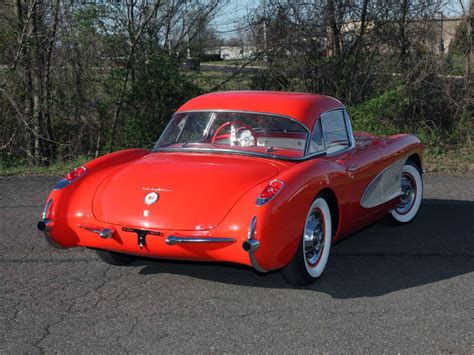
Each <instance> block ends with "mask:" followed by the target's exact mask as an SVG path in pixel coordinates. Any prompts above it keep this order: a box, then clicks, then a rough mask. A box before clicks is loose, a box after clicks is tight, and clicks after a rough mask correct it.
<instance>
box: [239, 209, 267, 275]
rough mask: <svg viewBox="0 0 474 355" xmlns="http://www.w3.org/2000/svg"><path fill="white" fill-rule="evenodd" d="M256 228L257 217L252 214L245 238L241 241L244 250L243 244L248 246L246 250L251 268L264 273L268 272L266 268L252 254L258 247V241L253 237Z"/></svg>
mask: <svg viewBox="0 0 474 355" xmlns="http://www.w3.org/2000/svg"><path fill="white" fill-rule="evenodd" d="M256 228H257V217H255V216H253V218H252V221H251V222H250V226H249V232H248V236H247V240H246V241H245V242H243V243H242V248H243V249H244V250H246V246H245V245H248V246H249V248H248V250H246V251H248V253H249V258H250V263H251V264H252V266H253V268H254V269H255V270H257V271H258V272H262V273H266V272H268V270H265V269H264V268H262V267H261V266H260V265H259V264H258V261H257V258H256V257H255V254H254V253H255V252H256V251H257V250H258V248H259V247H260V242H259V241H258V240H257V239H255V238H254V236H255V230H256Z"/></svg>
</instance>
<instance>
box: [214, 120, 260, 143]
mask: <svg viewBox="0 0 474 355" xmlns="http://www.w3.org/2000/svg"><path fill="white" fill-rule="evenodd" d="M235 123H236V124H238V125H239V126H240V127H239V128H238V129H237V132H239V131H241V130H243V129H247V130H248V131H249V132H250V134H251V135H252V137H253V140H254V142H255V143H254V145H256V144H257V136H256V135H255V132H254V131H253V130H252V128H251V127H250V126H249V125H247V124H245V123H243V122H240V121H227V122H225V123H223V124H221V125H220V126H219V128H217V129H216V132H215V133H214V135H213V136H212V140H211V143H215V141H216V140H217V138H218V137H219V133H220V132H221V131H222V130H223V129H224V128H225V127H227V126H230V125H232V124H235ZM237 132H236V133H237ZM226 135H227V134H226Z"/></svg>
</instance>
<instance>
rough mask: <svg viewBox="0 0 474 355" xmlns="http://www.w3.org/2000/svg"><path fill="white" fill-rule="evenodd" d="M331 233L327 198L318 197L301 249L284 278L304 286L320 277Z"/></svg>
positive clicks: (308, 221) (326, 256) (306, 227)
mask: <svg viewBox="0 0 474 355" xmlns="http://www.w3.org/2000/svg"><path fill="white" fill-rule="evenodd" d="M331 236H332V224H331V212H330V210H329V206H328V203H327V202H326V200H325V199H324V198H323V197H318V198H316V200H314V202H313V204H312V205H311V207H310V209H309V211H308V215H307V216H306V222H305V226H304V232H303V236H302V238H301V240H300V243H299V246H298V250H297V251H296V254H295V256H294V257H293V260H292V261H291V262H290V263H289V264H288V265H287V266H286V267H285V268H283V270H282V275H283V278H284V279H285V281H286V282H288V283H290V284H292V285H298V286H304V285H309V284H311V283H312V282H314V281H316V279H318V278H319V277H321V275H322V274H323V272H324V270H325V269H326V264H327V262H328V259H329V251H330V250H331V242H332V241H331Z"/></svg>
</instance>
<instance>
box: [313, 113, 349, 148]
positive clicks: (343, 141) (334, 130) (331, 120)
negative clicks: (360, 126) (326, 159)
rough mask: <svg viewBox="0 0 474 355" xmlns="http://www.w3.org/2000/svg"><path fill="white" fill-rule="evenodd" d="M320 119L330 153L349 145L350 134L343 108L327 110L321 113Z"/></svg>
mask: <svg viewBox="0 0 474 355" xmlns="http://www.w3.org/2000/svg"><path fill="white" fill-rule="evenodd" d="M320 120H321V124H322V128H323V133H324V134H323V136H324V142H325V143H326V152H327V153H328V154H333V153H336V152H338V151H341V150H344V149H346V148H348V147H349V145H350V142H349V136H348V134H347V127H346V122H345V120H344V113H343V111H342V110H335V111H330V112H326V113H324V114H322V115H321V118H320Z"/></svg>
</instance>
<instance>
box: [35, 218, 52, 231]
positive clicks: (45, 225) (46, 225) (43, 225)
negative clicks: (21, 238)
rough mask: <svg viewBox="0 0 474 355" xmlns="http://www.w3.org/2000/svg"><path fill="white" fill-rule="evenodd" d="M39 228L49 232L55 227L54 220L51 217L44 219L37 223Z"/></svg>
mask: <svg viewBox="0 0 474 355" xmlns="http://www.w3.org/2000/svg"><path fill="white" fill-rule="evenodd" d="M37 227H38V229H39V230H40V231H41V232H49V231H50V230H51V229H53V227H54V222H53V221H52V220H50V219H47V218H46V219H42V220H41V221H39V222H38V224H37Z"/></svg>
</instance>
